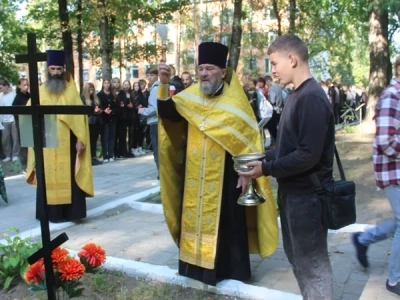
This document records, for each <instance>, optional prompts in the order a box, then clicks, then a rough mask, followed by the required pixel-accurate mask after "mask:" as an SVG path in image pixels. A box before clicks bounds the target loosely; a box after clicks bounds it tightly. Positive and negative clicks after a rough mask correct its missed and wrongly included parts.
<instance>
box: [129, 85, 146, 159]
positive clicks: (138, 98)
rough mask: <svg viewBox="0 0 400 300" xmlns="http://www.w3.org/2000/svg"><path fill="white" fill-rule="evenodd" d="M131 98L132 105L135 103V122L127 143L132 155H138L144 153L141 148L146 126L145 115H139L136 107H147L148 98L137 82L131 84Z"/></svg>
mask: <svg viewBox="0 0 400 300" xmlns="http://www.w3.org/2000/svg"><path fill="white" fill-rule="evenodd" d="M133 98H134V105H135V110H134V112H135V115H134V116H135V123H134V126H133V127H132V131H131V132H130V134H129V140H130V141H131V144H130V145H129V146H130V148H131V151H132V152H131V153H132V154H133V155H134V156H140V155H143V154H146V152H145V151H144V149H143V142H144V137H145V130H146V127H147V123H146V117H145V116H143V115H139V114H138V113H137V112H138V108H139V107H147V106H148V100H147V99H146V96H145V95H144V94H143V92H142V90H141V88H140V85H139V83H138V82H135V83H134V84H133Z"/></svg>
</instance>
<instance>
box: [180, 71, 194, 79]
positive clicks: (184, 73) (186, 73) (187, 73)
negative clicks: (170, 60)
mask: <svg viewBox="0 0 400 300" xmlns="http://www.w3.org/2000/svg"><path fill="white" fill-rule="evenodd" d="M183 75H189V76H190V78H192V75H190V73H189V72H188V71H185V72H182V75H181V77H183Z"/></svg>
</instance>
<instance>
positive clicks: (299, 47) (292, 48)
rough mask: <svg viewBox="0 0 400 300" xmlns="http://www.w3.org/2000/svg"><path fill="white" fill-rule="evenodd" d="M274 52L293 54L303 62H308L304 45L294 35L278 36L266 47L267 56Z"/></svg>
mask: <svg viewBox="0 0 400 300" xmlns="http://www.w3.org/2000/svg"><path fill="white" fill-rule="evenodd" d="M274 52H294V53H296V54H297V55H298V56H299V57H300V59H301V60H302V61H304V62H308V48H307V45H306V43H305V42H304V41H303V40H302V39H301V38H299V37H298V36H297V35H295V34H284V35H281V36H278V37H277V38H276V40H275V41H273V42H272V44H271V45H270V46H269V47H268V51H267V54H268V55H271V54H272V53H274Z"/></svg>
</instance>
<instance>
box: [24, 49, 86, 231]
mask: <svg viewBox="0 0 400 300" xmlns="http://www.w3.org/2000/svg"><path fill="white" fill-rule="evenodd" d="M46 52H47V71H48V74H47V81H46V82H45V83H44V84H42V85H41V86H40V89H39V97H40V105H83V103H82V101H81V98H80V96H79V94H78V91H77V89H76V84H75V82H74V79H73V78H72V76H71V74H69V73H67V72H65V71H64V65H65V59H66V53H65V51H62V50H48V51H46ZM27 105H30V103H28V104H27ZM56 119H57V140H58V147H57V148H44V149H43V156H44V174H45V181H46V192H47V204H48V217H49V221H50V222H54V223H60V222H67V221H76V220H80V219H83V218H86V197H93V195H94V192H93V175H92V164H91V155H90V138H89V127H88V118H87V116H85V115H57V116H56ZM26 178H27V182H28V183H29V184H32V185H36V173H35V161H34V152H33V149H32V148H29V150H28V165H27V175H26ZM39 213H40V209H39V203H38V202H37V203H36V218H37V219H40V215H39Z"/></svg>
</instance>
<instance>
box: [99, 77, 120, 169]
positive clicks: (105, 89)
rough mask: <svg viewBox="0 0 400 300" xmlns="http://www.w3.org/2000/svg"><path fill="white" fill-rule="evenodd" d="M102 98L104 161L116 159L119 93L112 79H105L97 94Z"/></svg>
mask: <svg viewBox="0 0 400 300" xmlns="http://www.w3.org/2000/svg"><path fill="white" fill-rule="evenodd" d="M97 96H98V97H99V99H100V105H101V107H102V117H103V136H102V138H101V146H102V149H103V162H105V163H108V162H113V161H114V143H115V126H116V113H117V112H118V105H117V95H116V94H115V92H114V91H113V90H112V89H111V81H110V80H109V79H104V80H103V84H102V87H101V91H100V92H99V93H98V94H97Z"/></svg>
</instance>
